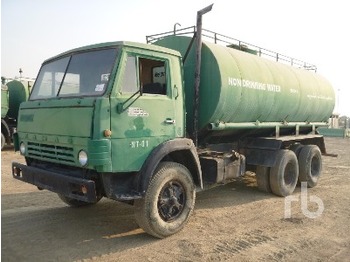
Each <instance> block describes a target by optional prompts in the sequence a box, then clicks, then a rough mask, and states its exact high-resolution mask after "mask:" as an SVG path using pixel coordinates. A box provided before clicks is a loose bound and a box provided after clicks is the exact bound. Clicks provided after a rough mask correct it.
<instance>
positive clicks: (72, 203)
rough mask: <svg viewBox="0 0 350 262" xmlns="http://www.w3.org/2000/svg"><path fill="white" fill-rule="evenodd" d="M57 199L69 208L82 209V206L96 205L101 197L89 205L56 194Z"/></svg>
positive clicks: (88, 203)
mask: <svg viewBox="0 0 350 262" xmlns="http://www.w3.org/2000/svg"><path fill="white" fill-rule="evenodd" d="M57 195H58V197H59V198H60V199H61V200H62V201H63V202H64V203H66V204H67V205H69V206H71V207H83V206H92V205H95V204H97V202H98V201H100V200H101V198H102V197H97V201H96V202H95V203H90V202H85V201H81V200H77V199H74V198H70V197H67V196H64V195H61V194H57Z"/></svg>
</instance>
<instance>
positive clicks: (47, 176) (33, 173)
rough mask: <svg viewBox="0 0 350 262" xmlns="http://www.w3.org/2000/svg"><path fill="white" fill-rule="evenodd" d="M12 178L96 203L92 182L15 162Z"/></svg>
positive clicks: (93, 183) (94, 187) (94, 188)
mask: <svg viewBox="0 0 350 262" xmlns="http://www.w3.org/2000/svg"><path fill="white" fill-rule="evenodd" d="M12 176H13V177H14V178H15V179H18V180H20V181H23V182H27V183H29V184H32V185H35V186H37V187H38V188H40V189H47V190H49V191H52V192H55V193H58V194H62V195H64V196H66V197H70V198H73V199H77V200H80V201H84V202H89V203H95V202H96V201H97V196H96V185H95V181H93V180H88V179H83V178H77V177H70V176H67V175H62V174H60V173H56V172H52V171H47V170H44V169H41V168H37V167H31V166H27V165H23V164H19V163H16V162H13V163H12Z"/></svg>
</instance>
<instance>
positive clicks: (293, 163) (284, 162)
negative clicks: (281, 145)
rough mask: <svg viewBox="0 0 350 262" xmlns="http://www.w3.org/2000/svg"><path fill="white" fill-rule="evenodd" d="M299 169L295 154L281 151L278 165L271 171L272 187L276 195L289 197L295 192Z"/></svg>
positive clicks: (278, 154)
mask: <svg viewBox="0 0 350 262" xmlns="http://www.w3.org/2000/svg"><path fill="white" fill-rule="evenodd" d="M298 175H299V167H298V160H297V157H296V155H295V154H294V152H292V151H290V150H279V151H278V152H277V155H276V164H275V166H273V167H271V169H270V186H271V190H272V192H273V193H274V194H275V195H278V196H288V195H291V194H292V193H293V192H294V189H295V186H296V184H297V182H298Z"/></svg>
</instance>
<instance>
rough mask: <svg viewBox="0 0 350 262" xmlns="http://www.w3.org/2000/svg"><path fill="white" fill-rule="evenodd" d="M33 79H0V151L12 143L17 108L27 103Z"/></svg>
mask: <svg viewBox="0 0 350 262" xmlns="http://www.w3.org/2000/svg"><path fill="white" fill-rule="evenodd" d="M33 84H34V80H33V79H24V78H23V79H20V80H10V81H8V82H6V79H5V77H1V149H3V148H4V146H5V145H6V144H8V145H9V144H11V143H12V135H13V133H14V132H15V130H16V127H17V121H18V111H19V106H20V104H21V103H22V102H24V101H27V100H28V97H29V93H30V90H31V88H32V86H33Z"/></svg>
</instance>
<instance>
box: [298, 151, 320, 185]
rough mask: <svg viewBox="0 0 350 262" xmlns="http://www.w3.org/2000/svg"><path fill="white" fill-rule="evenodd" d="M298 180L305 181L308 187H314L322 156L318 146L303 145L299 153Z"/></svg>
mask: <svg viewBox="0 0 350 262" xmlns="http://www.w3.org/2000/svg"><path fill="white" fill-rule="evenodd" d="M298 159H299V180H300V182H307V186H308V187H314V186H316V185H317V182H318V180H319V178H320V176H321V172H322V156H321V151H320V149H319V148H318V146H315V145H307V146H304V147H303V149H302V150H301V151H300V154H299V157H298Z"/></svg>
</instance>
